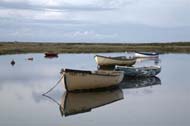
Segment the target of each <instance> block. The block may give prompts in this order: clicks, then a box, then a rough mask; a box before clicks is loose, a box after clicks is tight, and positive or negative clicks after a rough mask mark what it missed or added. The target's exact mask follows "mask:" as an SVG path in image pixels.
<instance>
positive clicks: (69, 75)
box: [61, 69, 124, 91]
mask: <svg viewBox="0 0 190 126" xmlns="http://www.w3.org/2000/svg"><path fill="white" fill-rule="evenodd" d="M61 73H62V74H63V76H64V77H63V78H62V82H63V83H64V85H65V88H66V90H67V91H76V90H90V89H97V88H107V87H112V86H118V84H119V83H120V82H121V81H122V79H123V76H124V73H123V72H122V71H104V70H98V71H84V70H72V69H64V70H62V72H61Z"/></svg>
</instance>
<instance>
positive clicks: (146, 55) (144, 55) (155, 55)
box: [135, 52, 159, 58]
mask: <svg viewBox="0 0 190 126" xmlns="http://www.w3.org/2000/svg"><path fill="white" fill-rule="evenodd" d="M135 57H138V58H158V57H159V54H158V53H140V52H136V53H135Z"/></svg>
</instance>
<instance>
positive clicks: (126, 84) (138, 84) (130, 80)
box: [119, 76, 161, 89]
mask: <svg viewBox="0 0 190 126" xmlns="http://www.w3.org/2000/svg"><path fill="white" fill-rule="evenodd" d="M159 84H161V80H160V78H158V77H156V76H151V77H124V79H123V81H122V82H121V83H120V84H119V86H120V88H122V89H128V88H142V87H147V86H153V85H159Z"/></svg>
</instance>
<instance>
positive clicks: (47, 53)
mask: <svg viewBox="0 0 190 126" xmlns="http://www.w3.org/2000/svg"><path fill="white" fill-rule="evenodd" d="M45 57H47V58H51V57H58V53H55V52H46V53H45Z"/></svg>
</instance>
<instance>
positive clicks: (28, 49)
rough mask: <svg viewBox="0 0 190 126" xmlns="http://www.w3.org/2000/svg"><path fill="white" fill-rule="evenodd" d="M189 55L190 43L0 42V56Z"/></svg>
mask: <svg viewBox="0 0 190 126" xmlns="http://www.w3.org/2000/svg"><path fill="white" fill-rule="evenodd" d="M135 51H142V52H159V53H190V42H171V43H53V42H52V43H50V42H48V43H42V42H41V43H40V42H0V55H5V54H25V53H44V52H56V53H106V52H108V53H109V52H110V53H111V52H135Z"/></svg>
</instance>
